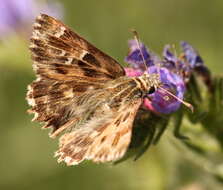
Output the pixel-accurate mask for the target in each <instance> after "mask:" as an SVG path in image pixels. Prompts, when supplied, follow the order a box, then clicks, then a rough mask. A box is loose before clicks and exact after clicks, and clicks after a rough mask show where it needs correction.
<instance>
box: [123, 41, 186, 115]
mask: <svg viewBox="0 0 223 190" xmlns="http://www.w3.org/2000/svg"><path fill="white" fill-rule="evenodd" d="M130 42H131V43H130V44H129V45H130V53H129V54H128V56H127V57H126V59H125V60H126V61H127V62H128V63H130V64H131V65H133V66H134V68H135V69H134V68H133V69H130V68H127V69H126V75H127V76H140V75H141V74H143V72H144V70H145V69H144V68H143V67H141V66H140V65H142V64H143V59H142V56H141V55H140V54H139V53H140V52H139V50H138V49H137V48H138V47H137V46H136V44H135V43H133V42H132V41H130ZM140 46H141V48H143V49H142V51H143V55H144V54H145V55H146V58H145V60H146V64H147V67H148V70H147V71H146V72H148V73H158V74H159V76H160V80H161V82H162V84H163V85H162V88H164V89H165V90H167V91H169V92H170V93H172V94H173V95H175V96H176V97H177V98H179V99H183V97H184V93H185V90H186V88H185V83H184V80H183V78H182V77H181V76H180V75H178V74H177V72H174V70H176V69H173V70H172V69H170V68H169V65H167V62H168V63H171V62H172V66H171V67H173V68H175V66H176V62H177V61H178V59H177V58H176V57H175V55H174V54H172V53H171V51H169V46H166V48H165V51H164V60H163V61H160V59H159V58H158V57H157V56H156V55H155V54H152V53H151V52H149V51H147V49H146V48H145V46H144V45H143V44H140ZM133 55H134V56H133ZM136 55H137V56H136ZM148 60H149V61H150V62H149V63H152V64H148ZM138 65H139V66H138ZM158 65H159V66H158ZM136 68H137V69H136ZM148 96H149V97H148V98H145V99H144V107H146V108H147V109H149V110H152V111H153V112H156V113H164V114H169V113H172V112H174V111H176V110H177V109H179V107H180V105H181V102H180V101H178V100H177V99H176V98H174V97H173V96H171V95H170V94H168V93H167V92H166V91H164V90H162V89H161V88H159V89H157V91H156V92H154V93H153V94H151V95H148Z"/></svg>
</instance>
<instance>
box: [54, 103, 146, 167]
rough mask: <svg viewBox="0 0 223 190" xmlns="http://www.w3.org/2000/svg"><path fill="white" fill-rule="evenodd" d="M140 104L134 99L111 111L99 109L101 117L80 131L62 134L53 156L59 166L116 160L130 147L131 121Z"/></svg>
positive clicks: (88, 123)
mask: <svg viewBox="0 0 223 190" xmlns="http://www.w3.org/2000/svg"><path fill="white" fill-rule="evenodd" d="M141 103H142V100H141V99H137V100H134V101H131V102H128V103H125V104H121V106H120V108H119V109H118V110H113V111H111V110H109V109H108V108H107V107H106V106H105V107H104V108H101V113H103V114H102V115H100V117H98V116H97V117H93V118H92V119H90V120H89V121H88V122H86V123H84V124H83V125H82V126H80V128H77V129H74V130H73V131H71V132H69V133H65V134H64V135H63V136H62V137H61V138H60V147H59V150H58V151H57V152H56V156H59V158H58V162H61V161H64V162H66V163H67V165H76V164H79V163H80V162H82V161H83V160H92V161H94V162H110V161H116V160H119V159H120V158H121V157H122V156H123V155H124V154H125V152H126V150H127V148H128V146H129V143H130V140H131V134H132V126H133V121H134V118H135V115H136V113H137V111H138V108H139V106H140V105H141Z"/></svg>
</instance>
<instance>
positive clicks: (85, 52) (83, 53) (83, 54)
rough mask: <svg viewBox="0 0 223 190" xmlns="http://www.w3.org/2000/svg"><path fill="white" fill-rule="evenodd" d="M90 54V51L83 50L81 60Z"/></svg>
mask: <svg viewBox="0 0 223 190" xmlns="http://www.w3.org/2000/svg"><path fill="white" fill-rule="evenodd" d="M86 54H88V51H86V50H82V53H81V54H80V59H83V57H84V56H85V55H86Z"/></svg>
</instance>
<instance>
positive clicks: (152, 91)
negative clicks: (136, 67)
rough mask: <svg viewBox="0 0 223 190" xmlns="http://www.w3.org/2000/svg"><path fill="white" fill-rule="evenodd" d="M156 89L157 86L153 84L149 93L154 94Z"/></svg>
mask: <svg viewBox="0 0 223 190" xmlns="http://www.w3.org/2000/svg"><path fill="white" fill-rule="evenodd" d="M155 91H156V88H155V87H154V86H152V87H151V88H150V89H149V92H148V94H152V93H154V92H155Z"/></svg>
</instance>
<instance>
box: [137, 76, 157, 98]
mask: <svg viewBox="0 0 223 190" xmlns="http://www.w3.org/2000/svg"><path fill="white" fill-rule="evenodd" d="M135 80H137V81H138V82H140V88H141V89H142V92H143V95H146V94H150V93H153V92H154V91H155V90H156V89H157V88H158V87H159V86H160V85H161V81H160V77H159V75H158V74H148V73H144V74H143V75H141V76H139V77H135Z"/></svg>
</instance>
